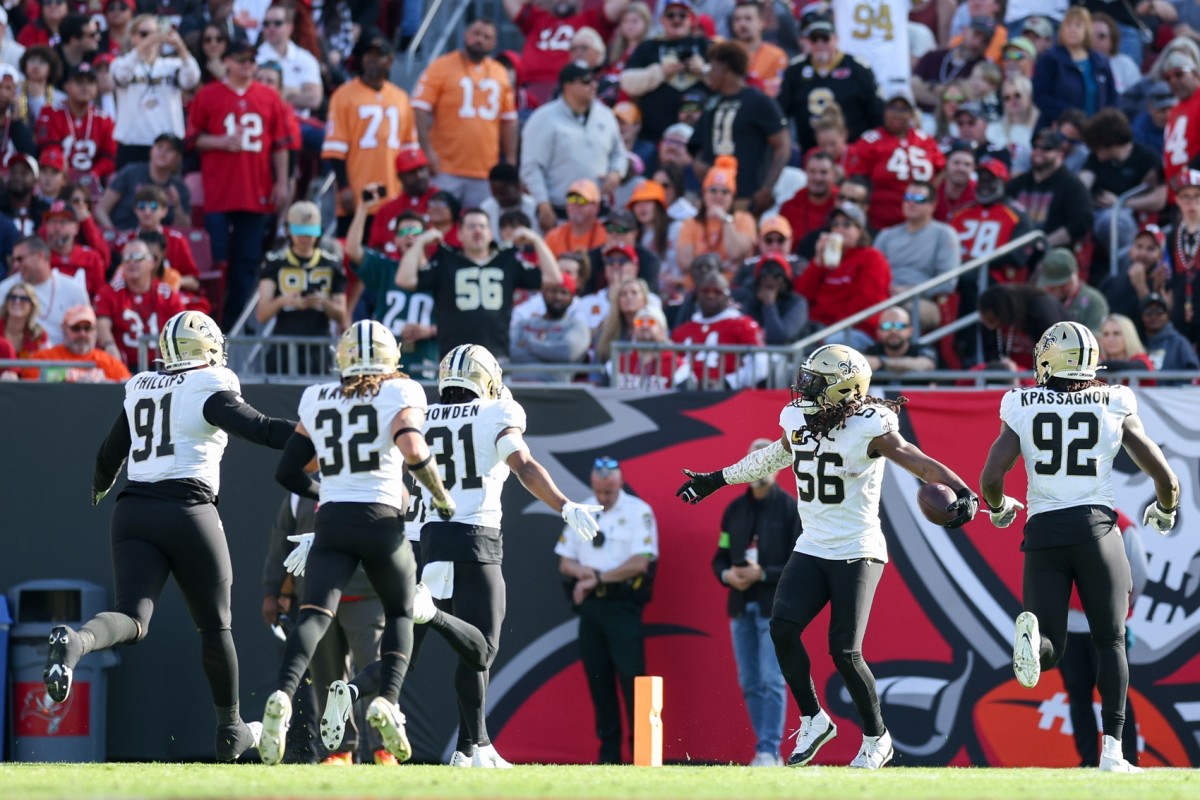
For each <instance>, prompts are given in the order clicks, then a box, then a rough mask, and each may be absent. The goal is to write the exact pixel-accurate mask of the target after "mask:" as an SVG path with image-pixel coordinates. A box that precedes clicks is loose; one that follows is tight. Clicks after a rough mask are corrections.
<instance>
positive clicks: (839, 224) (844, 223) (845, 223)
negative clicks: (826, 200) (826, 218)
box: [829, 218, 854, 228]
mask: <svg viewBox="0 0 1200 800" xmlns="http://www.w3.org/2000/svg"><path fill="white" fill-rule="evenodd" d="M829 227H831V228H853V227H854V223H853V222H851V221H850V220H848V219H844V218H843V219H835V220H834V221H833V222H831V223H829Z"/></svg>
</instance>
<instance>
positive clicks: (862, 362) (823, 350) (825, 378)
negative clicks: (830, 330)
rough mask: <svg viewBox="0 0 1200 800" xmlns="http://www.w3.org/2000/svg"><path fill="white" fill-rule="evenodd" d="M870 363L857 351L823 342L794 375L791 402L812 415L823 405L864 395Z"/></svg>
mask: <svg viewBox="0 0 1200 800" xmlns="http://www.w3.org/2000/svg"><path fill="white" fill-rule="evenodd" d="M870 385H871V365H870V364H868V363H867V360H866V359H865V358H863V356H862V354H861V353H859V352H858V351H857V350H855V349H853V348H851V347H847V346H846V345H844V344H827V345H825V346H824V347H818V348H817V349H816V350H814V351H813V352H812V354H811V355H809V357H808V358H807V359H805V361H804V363H803V364H801V365H800V371H799V372H798V373H797V374H796V384H795V385H794V386H792V403H793V404H794V405H796V406H798V407H800V408H802V409H803V410H804V413H806V414H814V413H816V412H818V411H820V410H822V409H824V408H828V407H830V406H835V405H838V404H839V403H844V402H846V401H848V400H853V399H855V398H861V397H866V396H867V389H868V388H869V387H870Z"/></svg>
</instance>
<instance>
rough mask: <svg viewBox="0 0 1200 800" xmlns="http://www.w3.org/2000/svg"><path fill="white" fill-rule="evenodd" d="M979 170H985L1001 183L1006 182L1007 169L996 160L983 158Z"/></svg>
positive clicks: (1001, 162)
mask: <svg viewBox="0 0 1200 800" xmlns="http://www.w3.org/2000/svg"><path fill="white" fill-rule="evenodd" d="M979 169H983V170H987V171H988V172H990V173H992V174H993V175H995V176H996V177H997V178H999V179H1000V180H1002V181H1006V180H1008V167H1007V166H1006V165H1005V163H1004V162H1003V161H1001V160H1000V159H998V158H985V159H983V160H982V161H980V162H979Z"/></svg>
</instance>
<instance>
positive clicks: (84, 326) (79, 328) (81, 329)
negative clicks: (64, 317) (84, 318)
mask: <svg viewBox="0 0 1200 800" xmlns="http://www.w3.org/2000/svg"><path fill="white" fill-rule="evenodd" d="M67 330H69V331H71V333H91V332H92V331H94V330H96V328H95V326H94V325H92V324H91V323H88V322H81V323H79V324H78V325H72V326H71V327H70V328H68V329H67Z"/></svg>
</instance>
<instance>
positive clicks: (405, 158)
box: [367, 148, 439, 250]
mask: <svg viewBox="0 0 1200 800" xmlns="http://www.w3.org/2000/svg"><path fill="white" fill-rule="evenodd" d="M396 175H397V176H398V177H399V178H400V188H401V192H400V194H399V195H398V196H397V197H395V198H393V199H392V200H389V201H388V202H386V203H384V204H383V205H382V206H380V207H379V209H378V210H377V211H376V212H375V218H374V221H373V222H372V223H371V236H370V239H369V240H368V242H367V246H368V247H372V248H374V249H376V250H378V249H380V248H382V247H386V246H387V244H388V242H390V241H392V236H393V234H392V220H394V219H395V218H396V217H398V216H400V215H401V214H403V213H404V212H405V211H412V212H414V213H417V214H420V215H421V216H422V217H423V218H426V219H428V216H429V201H430V199H432V198H433V196H434V195H435V194H437V193H438V191H439V189H438V187H437V186H434V185H433V184H431V183H430V182H429V161H428V160H427V159H426V158H425V153H424V152H422V151H421V150H420V149H419V148H418V149H409V150H401V151H400V154H399V155H398V156H396Z"/></svg>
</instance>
